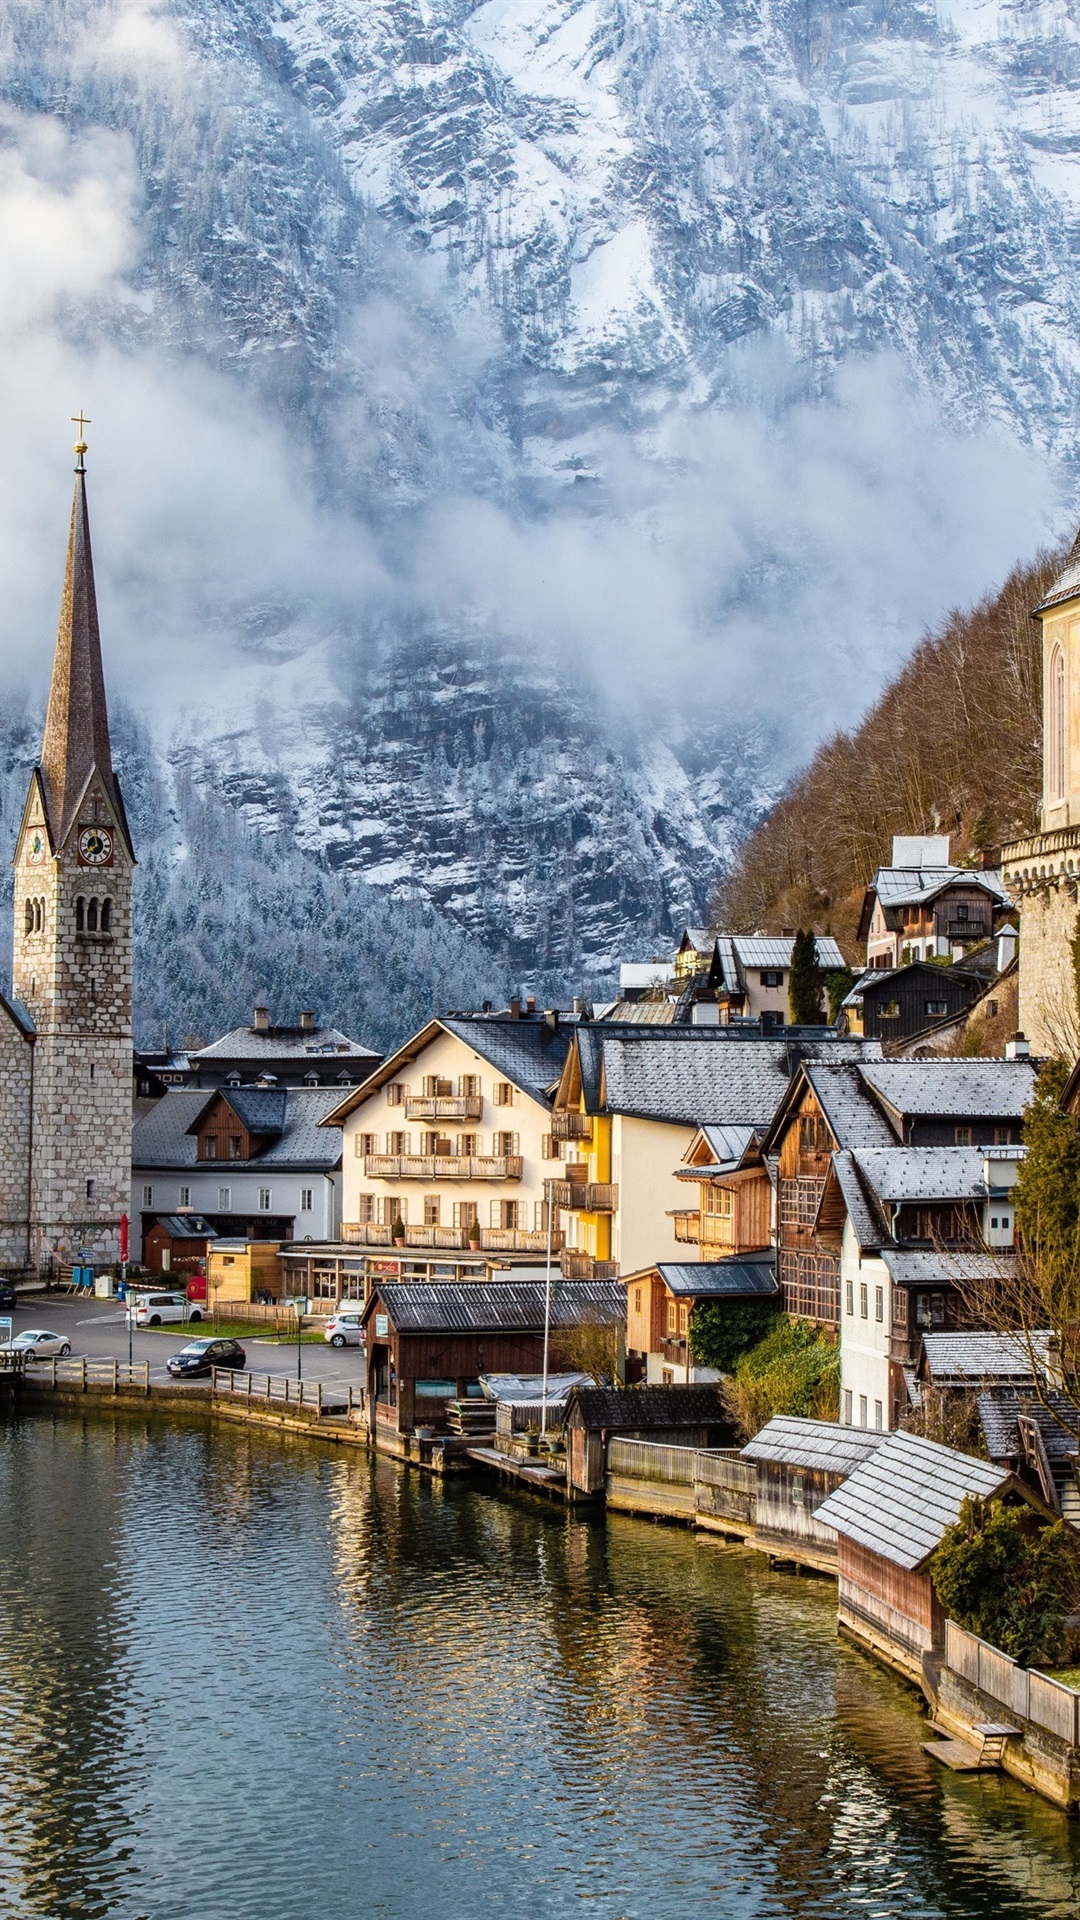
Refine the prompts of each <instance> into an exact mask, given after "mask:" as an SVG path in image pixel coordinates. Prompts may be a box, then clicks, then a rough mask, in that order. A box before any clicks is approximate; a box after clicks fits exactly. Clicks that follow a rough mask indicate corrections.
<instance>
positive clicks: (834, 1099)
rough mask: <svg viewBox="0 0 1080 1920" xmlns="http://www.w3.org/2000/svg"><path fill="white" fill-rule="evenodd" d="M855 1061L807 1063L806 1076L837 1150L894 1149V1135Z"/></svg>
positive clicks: (856, 1060)
mask: <svg viewBox="0 0 1080 1920" xmlns="http://www.w3.org/2000/svg"><path fill="white" fill-rule="evenodd" d="M858 1067H859V1061H858V1059H857V1058H855V1059H852V1060H849V1061H847V1062H845V1063H844V1064H842V1065H841V1064H839V1063H838V1064H836V1065H833V1064H831V1063H830V1062H828V1061H825V1060H820V1059H818V1060H813V1061H810V1062H809V1063H808V1065H807V1068H806V1077H807V1080H808V1081H809V1083H810V1085H811V1086H812V1088H813V1090H814V1092H815V1094H816V1095H817V1098H818V1101H819V1102H820V1105H821V1110H822V1112H823V1113H824V1115H825V1118H826V1119H827V1120H828V1122H829V1125H830V1127H831V1128H832V1131H833V1134H834V1135H835V1138H836V1144H837V1146H838V1147H846V1148H855V1147H894V1146H895V1145H896V1135H895V1133H894V1132H893V1129H892V1128H891V1127H890V1125H889V1123H888V1121H887V1120H886V1119H885V1116H884V1114H883V1113H882V1112H881V1109H880V1107H877V1106H875V1104H874V1102H873V1100H872V1099H871V1098H870V1097H869V1095H868V1094H867V1091H866V1088H865V1087H864V1086H863V1084H862V1080H861V1078H860V1075H859V1072H858Z"/></svg>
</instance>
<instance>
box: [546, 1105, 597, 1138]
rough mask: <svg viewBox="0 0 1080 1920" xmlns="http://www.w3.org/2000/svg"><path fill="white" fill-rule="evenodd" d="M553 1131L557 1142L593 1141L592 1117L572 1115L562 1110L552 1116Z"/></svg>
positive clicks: (581, 1114)
mask: <svg viewBox="0 0 1080 1920" xmlns="http://www.w3.org/2000/svg"><path fill="white" fill-rule="evenodd" d="M551 1131H552V1135H553V1136H554V1138H555V1139H556V1140H591V1139H592V1115H591V1114H589V1113H570V1112H567V1111H565V1110H563V1109H561V1108H560V1110H559V1112H558V1113H553V1114H552V1116H551Z"/></svg>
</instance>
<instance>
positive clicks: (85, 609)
mask: <svg viewBox="0 0 1080 1920" xmlns="http://www.w3.org/2000/svg"><path fill="white" fill-rule="evenodd" d="M83 424H84V422H83V418H82V416H81V415H80V417H79V426H80V432H81V428H82V426H83ZM75 453H76V456H77V464H76V468H75V498H74V500H73V501H72V506H71V531H70V533H69V536H68V551H67V570H66V572H65V575H64V596H63V600H62V602H61V606H60V625H59V629H58V632H57V636H56V653H55V656H54V658H53V670H52V682H51V684H50V687H49V705H48V710H47V712H46V715H45V738H44V741H43V743H42V749H41V775H42V782H43V785H44V789H45V805H46V808H47V811H48V818H49V829H50V832H51V834H52V841H53V845H54V846H55V847H59V846H60V845H61V844H62V843H63V841H64V840H65V839H66V837H67V835H68V833H69V832H70V830H71V827H72V825H73V823H74V819H75V814H76V810H77V808H78V805H79V801H80V799H81V797H82V795H83V794H84V792H85V791H86V784H87V781H88V780H89V778H90V775H91V774H92V773H93V772H94V770H95V769H96V770H97V773H98V777H99V778H100V780H101V783H102V786H103V787H104V789H105V791H106V793H107V795H108V797H109V799H110V800H111V801H112V803H113V806H114V808H115V811H116V816H117V822H118V824H119V825H120V827H121V830H122V831H123V832H124V837H125V839H127V838H128V835H127V831H126V823H125V820H124V811H123V803H122V802H121V799H120V795H119V791H118V789H117V786H116V781H115V779H114V777H113V769H112V747H111V744H110V741H109V714H108V708H107V706H106V702H105V675H104V672H103V670H102V665H101V635H100V632H99V630H98V612H97V596H96V594H95V591H94V556H93V553H92V550H91V546H90V516H89V512H88V509H87V504H86V465H85V459H84V456H85V453H86V442H85V441H84V440H83V439H82V438H81V437H80V439H79V440H78V441H77V442H76V444H75Z"/></svg>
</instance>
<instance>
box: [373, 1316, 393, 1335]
mask: <svg viewBox="0 0 1080 1920" xmlns="http://www.w3.org/2000/svg"><path fill="white" fill-rule="evenodd" d="M389 1332H390V1315H389V1314H388V1313H377V1314H376V1315H375V1338H376V1340H385V1339H386V1338H387V1337H388V1335H389Z"/></svg>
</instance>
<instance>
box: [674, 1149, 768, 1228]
mask: <svg viewBox="0 0 1080 1920" xmlns="http://www.w3.org/2000/svg"><path fill="white" fill-rule="evenodd" d="M763 1132H764V1129H759V1128H757V1127H747V1126H743V1127H699V1128H698V1130H697V1132H696V1133H695V1135H694V1137H693V1139H692V1140H691V1142H690V1145H689V1147H688V1148H687V1150H686V1154H685V1157H684V1160H683V1164H682V1166H681V1167H677V1168H676V1170H675V1177H676V1179H677V1180H679V1181H680V1182H681V1183H682V1184H683V1185H684V1186H687V1187H696V1189H697V1205H696V1206H694V1207H679V1208H677V1209H676V1210H675V1212H674V1213H673V1215H672V1219H673V1221H674V1225H675V1238H676V1240H678V1241H683V1242H685V1243H686V1245H688V1246H694V1247H697V1249H698V1259H699V1260H717V1259H723V1258H726V1257H729V1256H731V1255H733V1254H743V1253H754V1252H756V1251H758V1250H759V1249H760V1248H762V1247H771V1246H772V1243H773V1230H774V1227H773V1188H772V1182H771V1180H770V1179H769V1176H768V1172H767V1170H766V1168H765V1167H764V1165H763V1164H762V1160H761V1153H760V1147H761V1140H762V1134H763Z"/></svg>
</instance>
